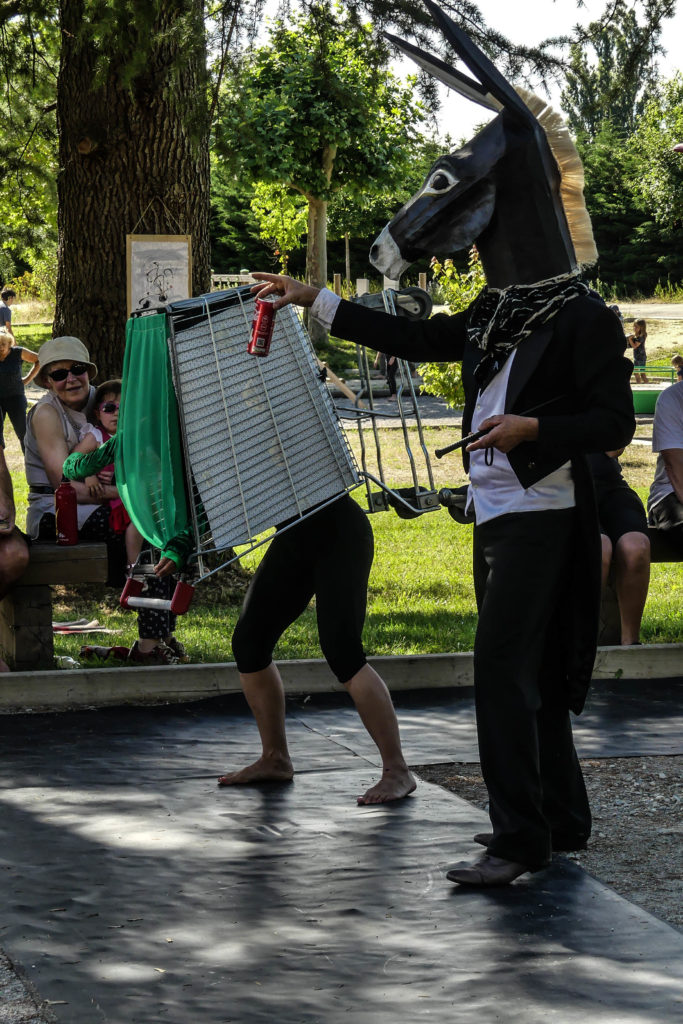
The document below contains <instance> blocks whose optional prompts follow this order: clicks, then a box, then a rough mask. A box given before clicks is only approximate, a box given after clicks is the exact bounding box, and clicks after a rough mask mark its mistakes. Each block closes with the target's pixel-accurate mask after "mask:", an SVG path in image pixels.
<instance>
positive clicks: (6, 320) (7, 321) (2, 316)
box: [0, 288, 17, 344]
mask: <svg viewBox="0 0 683 1024" xmlns="http://www.w3.org/2000/svg"><path fill="white" fill-rule="evenodd" d="M16 297H17V293H16V292H15V291H14V289H13V288H3V290H2V291H1V292H0V328H2V327H4V328H5V330H6V331H7V333H8V334H9V335H10V337H11V339H12V344H14V331H13V330H12V309H11V307H12V305H13V304H14V300H15V299H16Z"/></svg>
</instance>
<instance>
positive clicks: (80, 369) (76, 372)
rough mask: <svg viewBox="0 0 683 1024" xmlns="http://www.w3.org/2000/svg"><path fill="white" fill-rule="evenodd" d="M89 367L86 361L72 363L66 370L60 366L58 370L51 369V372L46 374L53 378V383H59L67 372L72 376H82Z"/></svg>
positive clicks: (67, 374)
mask: <svg viewBox="0 0 683 1024" xmlns="http://www.w3.org/2000/svg"><path fill="white" fill-rule="evenodd" d="M89 369H90V367H89V366H88V364H87V363H74V364H73V366H70V367H69V369H68V370H65V369H64V367H61V368H60V369H59V370H53V371H52V373H48V374H46V376H47V377H49V378H50V380H53V381H54V382H55V384H59V383H61V381H63V380H66V378H67V377H68V376H69V374H72V375H73V376H74V377H82V376H83V374H84V373H87V372H88V370H89Z"/></svg>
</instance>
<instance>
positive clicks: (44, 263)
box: [33, 249, 57, 305]
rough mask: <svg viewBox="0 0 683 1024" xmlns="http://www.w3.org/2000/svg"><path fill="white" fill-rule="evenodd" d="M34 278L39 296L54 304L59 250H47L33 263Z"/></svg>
mask: <svg viewBox="0 0 683 1024" xmlns="http://www.w3.org/2000/svg"><path fill="white" fill-rule="evenodd" d="M33 278H34V281H35V286H36V289H37V292H38V295H39V297H40V298H41V299H42V300H43V301H44V302H49V303H51V304H52V305H54V303H55V299H56V294H57V250H56V249H53V250H51V251H49V252H46V253H45V254H44V255H43V256H42V257H41V258H40V259H39V260H36V262H35V263H34V265H33Z"/></svg>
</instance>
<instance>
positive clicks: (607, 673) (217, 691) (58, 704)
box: [0, 644, 683, 714]
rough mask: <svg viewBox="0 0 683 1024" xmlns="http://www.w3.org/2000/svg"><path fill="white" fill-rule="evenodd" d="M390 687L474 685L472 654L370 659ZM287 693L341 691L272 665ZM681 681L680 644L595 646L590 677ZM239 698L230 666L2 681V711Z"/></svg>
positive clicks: (315, 663) (292, 666)
mask: <svg viewBox="0 0 683 1024" xmlns="http://www.w3.org/2000/svg"><path fill="white" fill-rule="evenodd" d="M370 664H371V665H373V666H374V667H375V668H376V669H377V671H378V672H379V673H380V675H381V676H382V678H383V679H384V680H385V682H386V684H387V686H388V687H389V689H390V690H393V691H399V690H421V689H424V690H434V689H447V688H455V687H463V686H472V684H473V674H472V652H471V651H467V652H464V653H462V654H426V655H403V656H400V657H388V658H371V659H370ZM278 666H279V668H280V672H281V674H282V679H283V682H284V686H285V691H286V692H287V693H288V694H299V693H332V692H335V691H337V692H340V691H343V689H344V688H343V687H342V686H341V685H340V684H339V683H338V682H337V681H336V679H335V678H334V677H333V675H332V673H331V672H330V670H329V668H328V666H327V664H326V663H325V662H324V661H322V660H318V659H310V660H306V661H294V660H293V661H282V662H278ZM676 676H683V644H652V645H651V646H643V647H601V648H599V650H598V657H597V660H596V664H595V670H594V673H593V678H594V679H622V678H623V679H670V678H675V677H676ZM234 693H240V685H239V676H238V673H237V669H236V667H235V665H234V663H233V662H224V663H220V664H214V665H175V666H173V667H172V668H168V667H164V666H158V667H153V668H118V667H117V668H98V669H75V670H72V671H50V672H12V673H9V674H7V675H3V676H0V714H8V713H16V712H33V711H67V710H77V709H87V708H96V707H108V706H116V705H122V704H130V705H144V704H166V703H183V702H189V701H195V700H205V699H207V698H209V697H218V696H221V695H223V694H234Z"/></svg>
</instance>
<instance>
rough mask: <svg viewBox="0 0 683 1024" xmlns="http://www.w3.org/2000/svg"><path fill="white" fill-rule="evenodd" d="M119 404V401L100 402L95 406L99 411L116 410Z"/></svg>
mask: <svg viewBox="0 0 683 1024" xmlns="http://www.w3.org/2000/svg"><path fill="white" fill-rule="evenodd" d="M120 405H121V403H120V402H102V405H99V406H98V407H97V408H98V409H99V411H100V412H118V411H119V406H120Z"/></svg>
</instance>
